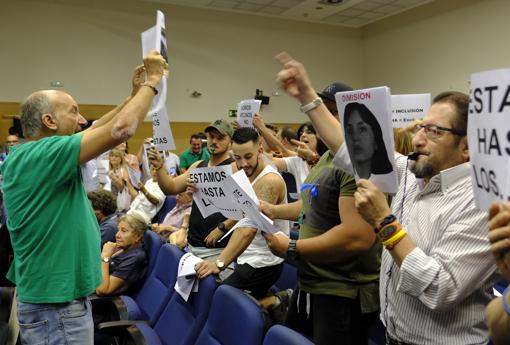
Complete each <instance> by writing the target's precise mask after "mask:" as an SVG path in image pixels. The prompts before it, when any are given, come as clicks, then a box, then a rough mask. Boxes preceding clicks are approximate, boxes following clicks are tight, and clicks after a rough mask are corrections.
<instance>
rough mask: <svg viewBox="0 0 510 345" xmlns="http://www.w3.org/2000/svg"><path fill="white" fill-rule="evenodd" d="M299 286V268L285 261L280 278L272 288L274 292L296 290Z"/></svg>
mask: <svg viewBox="0 0 510 345" xmlns="http://www.w3.org/2000/svg"><path fill="white" fill-rule="evenodd" d="M296 285H297V268H296V266H294V265H291V264H290V263H288V262H286V261H284V262H283V269H282V273H281V274H280V277H278V280H277V281H276V282H275V283H274V285H273V286H272V287H271V290H273V291H275V292H276V291H283V290H287V289H295V287H296Z"/></svg>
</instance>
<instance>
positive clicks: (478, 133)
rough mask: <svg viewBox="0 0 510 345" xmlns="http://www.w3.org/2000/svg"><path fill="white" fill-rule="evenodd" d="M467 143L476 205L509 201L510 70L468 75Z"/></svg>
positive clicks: (483, 205)
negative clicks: (469, 85)
mask: <svg viewBox="0 0 510 345" xmlns="http://www.w3.org/2000/svg"><path fill="white" fill-rule="evenodd" d="M468 144H469V155H470V161H471V164H472V171H471V181H472V184H473V190H474V194H475V202H476V205H477V206H478V208H480V209H481V210H485V211H486V210H488V209H489V207H490V204H491V202H493V201H504V200H510V188H509V187H510V183H509V179H510V176H509V174H508V171H509V167H510V145H509V144H510V69H501V70H494V71H488V72H481V73H475V74H473V75H471V103H470V106H469V117H468Z"/></svg>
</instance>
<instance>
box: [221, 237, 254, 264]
mask: <svg viewBox="0 0 510 345" xmlns="http://www.w3.org/2000/svg"><path fill="white" fill-rule="evenodd" d="M256 234H257V229H253V228H238V229H236V230H235V231H234V233H233V234H232V237H231V238H230V240H229V241H228V244H227V246H226V247H225V249H223V251H222V252H221V254H220V256H219V257H218V260H220V261H223V262H224V263H225V265H227V266H228V265H230V263H232V262H233V261H234V260H235V259H236V258H237V257H238V256H239V255H241V254H242V253H243V252H244V251H245V250H246V248H248V246H249V245H250V243H251V241H252V240H253V238H254V237H255V235H256Z"/></svg>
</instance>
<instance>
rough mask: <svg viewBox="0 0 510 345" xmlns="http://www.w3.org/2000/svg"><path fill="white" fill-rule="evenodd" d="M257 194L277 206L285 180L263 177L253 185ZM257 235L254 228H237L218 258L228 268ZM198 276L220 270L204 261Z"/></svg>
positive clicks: (273, 175)
mask: <svg viewBox="0 0 510 345" xmlns="http://www.w3.org/2000/svg"><path fill="white" fill-rule="evenodd" d="M253 189H254V190H255V194H257V197H258V198H259V199H260V200H264V201H267V202H270V203H272V204H277V203H279V202H281V201H282V200H283V198H284V196H285V184H284V182H283V179H282V178H280V177H279V176H278V175H276V174H267V175H266V176H264V177H262V178H261V179H260V180H259V181H257V183H255V185H253ZM256 234H257V229H256V228H252V227H239V228H237V229H236V230H235V231H234V233H233V234H232V237H231V238H230V240H229V241H228V244H227V246H226V247H225V249H223V251H222V252H221V254H220V256H219V257H218V260H219V261H222V262H223V263H224V264H225V265H226V266H228V265H230V263H231V262H233V261H234V260H235V259H236V258H237V257H238V256H239V255H241V254H242V253H243V252H244V251H245V250H246V248H248V246H249V245H250V243H251V241H253V238H254V237H255V235H256ZM196 271H197V276H198V277H199V278H200V279H203V278H205V277H207V276H208V275H210V274H218V273H219V272H220V270H219V269H218V267H216V264H215V263H214V262H210V261H202V262H201V263H199V264H197V268H196Z"/></svg>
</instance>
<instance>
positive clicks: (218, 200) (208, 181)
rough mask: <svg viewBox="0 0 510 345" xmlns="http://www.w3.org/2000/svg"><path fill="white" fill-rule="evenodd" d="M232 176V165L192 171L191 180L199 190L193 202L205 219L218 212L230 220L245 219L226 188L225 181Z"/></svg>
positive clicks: (190, 173)
mask: <svg viewBox="0 0 510 345" xmlns="http://www.w3.org/2000/svg"><path fill="white" fill-rule="evenodd" d="M230 175H232V167H231V166H230V165H222V166H216V167H208V168H195V169H192V170H190V172H189V176H190V179H191V181H192V182H193V183H194V184H195V187H196V188H197V192H195V193H193V200H194V201H195V203H196V205H197V207H198V209H199V210H200V213H201V214H202V216H203V217H204V218H205V217H208V216H210V215H211V214H214V213H216V212H221V214H223V215H224V216H225V217H227V218H230V219H236V220H239V219H241V218H243V217H244V215H243V212H242V210H241V209H240V208H239V207H238V205H237V203H234V202H233V200H232V193H231V191H230V189H229V188H227V187H226V184H225V180H227V178H229V176H230Z"/></svg>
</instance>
